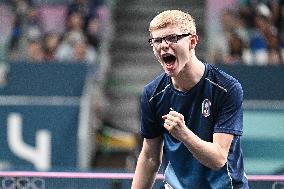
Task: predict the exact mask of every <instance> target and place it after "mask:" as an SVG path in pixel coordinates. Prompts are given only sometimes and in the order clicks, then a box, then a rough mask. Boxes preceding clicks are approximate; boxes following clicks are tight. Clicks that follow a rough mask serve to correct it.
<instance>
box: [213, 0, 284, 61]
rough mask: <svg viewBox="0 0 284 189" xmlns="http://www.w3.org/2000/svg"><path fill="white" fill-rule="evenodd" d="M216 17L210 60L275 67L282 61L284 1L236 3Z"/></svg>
mask: <svg viewBox="0 0 284 189" xmlns="http://www.w3.org/2000/svg"><path fill="white" fill-rule="evenodd" d="M236 2H237V3H236V5H237V8H235V6H234V7H233V8H231V7H230V8H228V7H227V8H224V9H223V10H222V13H221V14H220V17H219V20H220V22H221V28H222V29H221V32H220V33H215V35H214V36H211V37H214V38H216V39H215V43H220V44H219V45H217V44H216V45H215V47H214V48H213V50H212V49H211V52H210V53H211V60H212V61H213V62H214V63H216V64H227V65H235V64H245V65H279V64H283V60H284V0H237V1H236ZM212 46H214V44H213V45H212Z"/></svg>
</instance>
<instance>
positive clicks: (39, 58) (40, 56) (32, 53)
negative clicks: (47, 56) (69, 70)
mask: <svg viewBox="0 0 284 189" xmlns="http://www.w3.org/2000/svg"><path fill="white" fill-rule="evenodd" d="M26 59H27V61H28V62H32V63H42V62H43V61H44V50H43V47H42V44H41V41H40V40H30V41H29V43H28V46H27V56H26Z"/></svg>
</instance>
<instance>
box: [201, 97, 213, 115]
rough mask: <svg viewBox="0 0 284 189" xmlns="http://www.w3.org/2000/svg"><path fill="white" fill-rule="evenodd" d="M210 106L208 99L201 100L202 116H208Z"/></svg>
mask: <svg viewBox="0 0 284 189" xmlns="http://www.w3.org/2000/svg"><path fill="white" fill-rule="evenodd" d="M210 106H211V102H210V100H208V99H205V100H203V102H202V109H201V112H202V115H203V116H204V117H208V116H210Z"/></svg>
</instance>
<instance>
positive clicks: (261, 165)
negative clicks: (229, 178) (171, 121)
mask: <svg viewBox="0 0 284 189" xmlns="http://www.w3.org/2000/svg"><path fill="white" fill-rule="evenodd" d="M166 9H181V10H184V11H189V12H190V13H191V14H192V15H193V16H194V17H195V20H196V24H197V29H198V35H199V38H200V41H199V45H198V47H197V55H198V56H199V58H200V59H201V60H203V61H205V62H209V63H212V64H215V65H216V66H217V67H219V68H221V69H223V70H225V71H227V72H228V73H230V74H231V75H233V76H234V77H236V78H237V79H238V80H239V81H240V82H241V83H242V85H243V90H244V136H243V142H242V146H243V150H244V156H245V166H246V167H245V169H246V172H247V174H248V176H249V179H250V181H251V183H250V185H251V188H260V189H261V188H284V177H283V174H284V137H283V135H284V85H283V83H282V81H284V67H283V59H284V1H283V0H270V1H269V0H257V1H253V0H227V1H222V0H207V1H184V0H175V1H173V0H165V1H152V0H136V1H130V0H93V1H91V0H0V115H1V116H0V128H1V132H0V149H1V152H0V180H1V182H0V188H3V189H5V188H9V187H10V188H13V187H14V188H19V187H20V188H55V189H61V188H62V189H63V188H68V189H70V188H80V189H81V188H86V189H88V188H100V189H101V188H103V189H116V188H117V189H124V188H129V187H130V183H131V174H132V173H133V171H134V168H135V164H136V159H137V155H138V153H139V150H140V143H141V139H140V136H139V127H140V123H139V121H140V118H139V116H140V115H139V98H140V94H141V92H142V89H143V86H144V85H145V84H146V83H147V82H149V81H150V80H151V79H152V78H153V77H155V76H156V75H158V74H159V73H160V72H161V71H162V70H161V68H160V65H159V64H158V63H156V60H155V57H154V55H153V53H152V49H151V48H150V47H149V45H148V44H147V39H148V37H149V36H148V23H149V21H150V20H151V19H152V18H153V16H154V15H156V14H157V13H158V12H161V11H163V10H166ZM36 173H38V175H35V174H36ZM44 173H45V174H44ZM50 173H52V174H50ZM68 173H69V174H68ZM88 173H90V174H88ZM161 178H162V175H159V180H158V181H157V183H156V185H155V187H157V186H158V184H159V182H161ZM17 183H18V184H17ZM1 184H2V185H1Z"/></svg>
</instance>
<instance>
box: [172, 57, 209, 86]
mask: <svg viewBox="0 0 284 189" xmlns="http://www.w3.org/2000/svg"><path fill="white" fill-rule="evenodd" d="M204 71H205V65H204V64H203V63H202V62H201V61H200V60H198V59H197V58H195V59H194V60H193V61H192V62H190V63H188V64H186V65H185V67H184V69H183V70H182V71H181V72H180V73H179V75H178V76H177V77H172V83H173V85H174V87H175V89H177V90H179V91H189V90H190V89H191V88H193V87H194V86H195V85H196V84H197V83H198V82H199V81H200V79H201V78H202V76H203V74H204Z"/></svg>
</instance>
